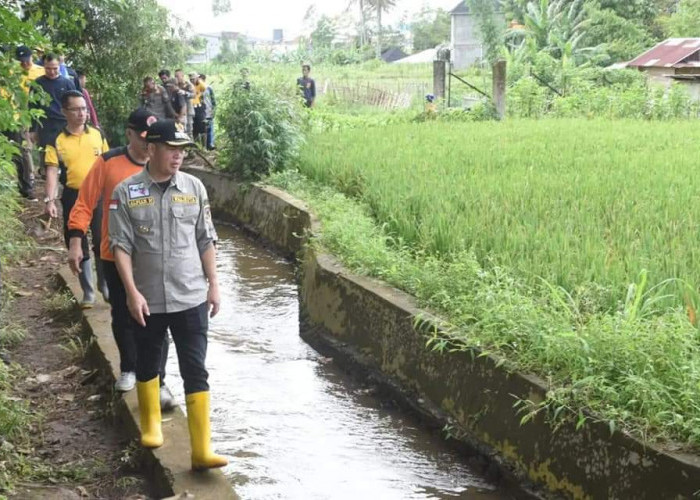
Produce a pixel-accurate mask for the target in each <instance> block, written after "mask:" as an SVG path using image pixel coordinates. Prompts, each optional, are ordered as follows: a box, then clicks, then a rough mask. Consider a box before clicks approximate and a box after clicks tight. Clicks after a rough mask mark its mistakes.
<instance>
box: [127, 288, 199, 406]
mask: <svg viewBox="0 0 700 500" xmlns="http://www.w3.org/2000/svg"><path fill="white" fill-rule="evenodd" d="M207 309H208V307H207V303H206V302H203V303H202V304H200V305H198V306H196V307H193V308H191V309H186V310H185V311H180V312H176V313H162V314H151V315H150V316H148V317H147V318H146V326H145V327H143V326H141V325H139V324H138V323H136V321H135V320H133V319H131V322H132V324H133V326H134V332H135V335H136V349H137V356H136V359H137V363H136V380H138V381H139V382H147V381H149V380H151V379H153V378H154V377H155V376H156V375H158V367H159V366H160V364H161V357H162V354H161V352H162V351H161V345H162V343H163V338H164V337H165V332H166V330H167V329H168V327H170V334H171V335H172V337H173V341H174V342H175V349H176V350H177V361H178V365H179V366H180V375H181V376H182V380H183V382H184V386H185V394H192V393H194V392H201V391H208V390H209V383H208V382H207V379H208V378H209V373H207V370H206V368H205V367H204V360H205V358H206V357H207V330H208V328H209V317H208V316H207V313H208V311H207Z"/></svg>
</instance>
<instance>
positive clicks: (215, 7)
mask: <svg viewBox="0 0 700 500" xmlns="http://www.w3.org/2000/svg"><path fill="white" fill-rule="evenodd" d="M211 11H212V12H213V13H214V15H215V16H218V15H220V14H226V13H227V12H230V11H231V0H213V1H212V3H211Z"/></svg>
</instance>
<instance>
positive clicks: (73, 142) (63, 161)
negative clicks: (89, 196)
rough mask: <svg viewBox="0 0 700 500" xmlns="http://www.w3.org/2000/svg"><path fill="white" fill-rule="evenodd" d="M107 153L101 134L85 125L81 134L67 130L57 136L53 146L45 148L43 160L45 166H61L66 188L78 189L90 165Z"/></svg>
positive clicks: (107, 149) (106, 146) (107, 148)
mask: <svg viewBox="0 0 700 500" xmlns="http://www.w3.org/2000/svg"><path fill="white" fill-rule="evenodd" d="M107 151H109V146H108V145H107V141H106V140H105V138H104V137H103V136H102V132H100V130H99V129H96V128H95V127H90V126H89V125H85V131H84V132H83V133H82V134H76V135H74V134H71V133H70V132H68V130H66V129H63V131H62V132H61V133H60V134H58V137H56V141H55V142H54V143H53V144H49V145H47V146H46V154H45V156H44V160H45V162H46V166H48V167H51V166H54V167H58V166H61V167H62V168H64V169H65V172H66V186H68V187H69V188H73V189H80V186H82V184H83V180H85V177H87V174H88V172H89V171H90V169H91V168H92V164H93V163H95V160H96V159H97V157H98V156H100V155H101V154H102V153H105V152H107Z"/></svg>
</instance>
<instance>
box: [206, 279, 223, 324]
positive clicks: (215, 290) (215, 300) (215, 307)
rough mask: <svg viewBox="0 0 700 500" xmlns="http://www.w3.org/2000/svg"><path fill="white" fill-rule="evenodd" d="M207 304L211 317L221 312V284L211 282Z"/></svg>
mask: <svg viewBox="0 0 700 500" xmlns="http://www.w3.org/2000/svg"><path fill="white" fill-rule="evenodd" d="M207 304H208V307H209V311H210V312H209V317H210V318H213V317H214V316H216V314H217V313H218V312H219V307H221V296H220V295H219V284H218V283H209V291H208V292H207Z"/></svg>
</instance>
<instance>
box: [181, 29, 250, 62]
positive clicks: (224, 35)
mask: <svg viewBox="0 0 700 500" xmlns="http://www.w3.org/2000/svg"><path fill="white" fill-rule="evenodd" d="M195 36H197V37H199V38H202V39H204V41H205V42H206V45H205V46H204V50H201V51H199V52H196V53H194V54H192V55H191V56H190V57H189V59H188V60H187V63H188V64H197V63H207V62H210V61H213V60H214V59H216V56H218V55H219V54H220V53H221V49H222V47H223V45H224V40H228V44H229V47H230V48H231V50H232V51H233V52H236V50H237V49H238V38H239V37H240V36H241V34H240V33H238V32H236V31H221V32H219V33H197V35H195Z"/></svg>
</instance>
